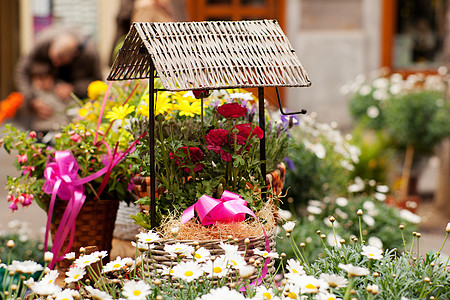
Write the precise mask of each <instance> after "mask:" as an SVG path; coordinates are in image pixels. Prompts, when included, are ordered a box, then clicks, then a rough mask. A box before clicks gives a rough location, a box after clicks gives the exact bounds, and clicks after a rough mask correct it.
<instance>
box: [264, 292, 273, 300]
mask: <svg viewBox="0 0 450 300" xmlns="http://www.w3.org/2000/svg"><path fill="white" fill-rule="evenodd" d="M263 298H264V299H267V300H270V299H272V295H271V294H270V293H269V292H265V293H263Z"/></svg>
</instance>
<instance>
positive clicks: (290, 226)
mask: <svg viewBox="0 0 450 300" xmlns="http://www.w3.org/2000/svg"><path fill="white" fill-rule="evenodd" d="M294 227H295V222H292V221H289V222H286V223H284V225H283V228H284V230H286V232H289V233H291V232H292V231H294Z"/></svg>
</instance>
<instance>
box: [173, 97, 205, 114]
mask: <svg viewBox="0 0 450 300" xmlns="http://www.w3.org/2000/svg"><path fill="white" fill-rule="evenodd" d="M175 107H176V109H177V110H179V111H180V113H179V114H180V116H187V117H194V116H195V115H200V114H201V102H200V101H197V102H193V103H192V104H191V103H189V100H187V99H179V100H178V104H177V105H176V106H175Z"/></svg>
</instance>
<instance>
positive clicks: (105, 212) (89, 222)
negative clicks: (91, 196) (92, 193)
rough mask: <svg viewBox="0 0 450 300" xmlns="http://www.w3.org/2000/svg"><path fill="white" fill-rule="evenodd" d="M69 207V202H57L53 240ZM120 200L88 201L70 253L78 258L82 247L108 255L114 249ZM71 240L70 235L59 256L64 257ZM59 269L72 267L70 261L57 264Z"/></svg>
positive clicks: (77, 220)
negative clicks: (90, 247) (94, 247)
mask: <svg viewBox="0 0 450 300" xmlns="http://www.w3.org/2000/svg"><path fill="white" fill-rule="evenodd" d="M66 207H67V201H61V200H57V201H56V203H55V208H54V210H53V218H52V223H51V226H50V231H51V234H52V238H54V237H55V235H56V232H57V230H58V227H59V224H60V222H61V218H62V216H63V214H64V211H65V210H66ZM118 208H119V200H95V201H94V200H86V201H85V202H84V205H83V207H82V208H81V211H80V213H79V214H78V216H77V219H76V223H75V238H74V242H73V244H72V247H71V249H70V250H69V251H68V252H75V254H76V257H78V255H79V253H80V251H79V250H80V247H86V246H96V247H97V249H98V250H100V251H101V250H106V251H108V254H109V253H110V251H111V248H112V238H113V231H114V223H115V220H116V215H117V210H118ZM69 239H70V233H69V235H68V236H67V238H66V240H65V241H64V245H63V247H62V249H61V251H60V253H58V255H61V256H62V255H64V251H65V250H66V248H67V246H68V244H69ZM56 266H57V268H58V269H59V270H60V271H61V270H64V269H67V268H68V267H69V266H70V261H68V260H66V259H65V260H62V261H59V262H57V265H56Z"/></svg>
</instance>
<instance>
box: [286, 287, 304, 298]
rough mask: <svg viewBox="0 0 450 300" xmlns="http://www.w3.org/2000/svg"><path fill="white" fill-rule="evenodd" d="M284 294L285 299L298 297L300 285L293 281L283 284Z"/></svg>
mask: <svg viewBox="0 0 450 300" xmlns="http://www.w3.org/2000/svg"><path fill="white" fill-rule="evenodd" d="M284 294H285V295H286V299H300V287H299V286H298V285H296V284H293V283H288V284H286V285H285V286H284Z"/></svg>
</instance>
